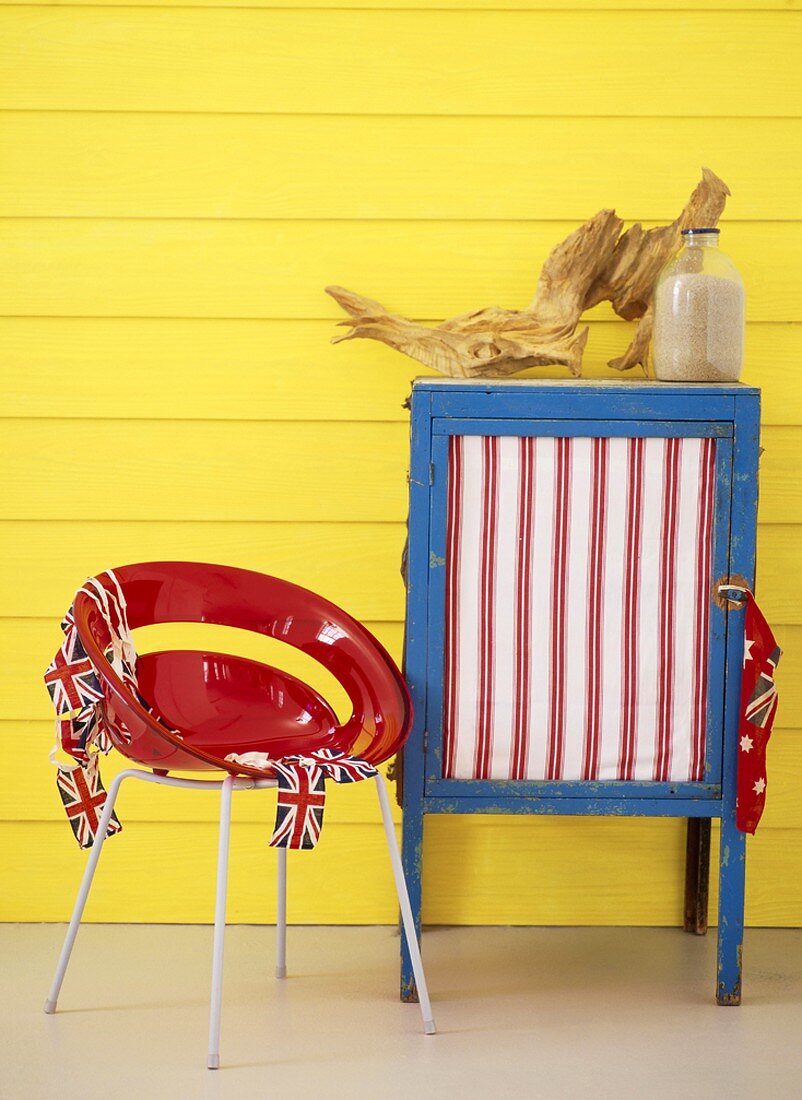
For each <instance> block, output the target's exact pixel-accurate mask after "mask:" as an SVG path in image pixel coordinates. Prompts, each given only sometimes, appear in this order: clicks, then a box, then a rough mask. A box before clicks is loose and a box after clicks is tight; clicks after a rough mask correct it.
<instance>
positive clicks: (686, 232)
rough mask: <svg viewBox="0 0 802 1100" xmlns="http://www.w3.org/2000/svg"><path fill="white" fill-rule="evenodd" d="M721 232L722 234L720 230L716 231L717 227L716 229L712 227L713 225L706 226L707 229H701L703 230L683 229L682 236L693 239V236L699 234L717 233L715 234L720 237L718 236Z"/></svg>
mask: <svg viewBox="0 0 802 1100" xmlns="http://www.w3.org/2000/svg"><path fill="white" fill-rule="evenodd" d="M720 232H721V230H720V229H716V227H715V226H712V225H711V226H705V227H703V228H701V229H697V228H694V229H683V230H682V235H683V237H693V236H695V234H697V233H715V234H716V236H718V234H719V233H720Z"/></svg>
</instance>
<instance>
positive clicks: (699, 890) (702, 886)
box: [683, 817, 710, 936]
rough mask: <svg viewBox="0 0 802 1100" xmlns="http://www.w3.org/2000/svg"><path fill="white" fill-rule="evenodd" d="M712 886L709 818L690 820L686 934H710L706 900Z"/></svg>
mask: <svg viewBox="0 0 802 1100" xmlns="http://www.w3.org/2000/svg"><path fill="white" fill-rule="evenodd" d="M709 886H710V818H709V817H689V818H688V836H687V842H686V845H685V917H684V923H683V927H684V929H685V931H686V932H691V933H692V934H693V935H696V936H704V935H705V933H706V932H707V899H708V893H709Z"/></svg>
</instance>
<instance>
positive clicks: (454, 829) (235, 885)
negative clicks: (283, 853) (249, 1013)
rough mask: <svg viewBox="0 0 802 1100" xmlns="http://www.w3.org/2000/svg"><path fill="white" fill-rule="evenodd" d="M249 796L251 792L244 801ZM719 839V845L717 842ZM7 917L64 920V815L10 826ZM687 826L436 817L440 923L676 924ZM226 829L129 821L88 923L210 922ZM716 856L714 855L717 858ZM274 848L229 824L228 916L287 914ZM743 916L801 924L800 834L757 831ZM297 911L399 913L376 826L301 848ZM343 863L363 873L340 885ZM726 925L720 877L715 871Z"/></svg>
mask: <svg viewBox="0 0 802 1100" xmlns="http://www.w3.org/2000/svg"><path fill="white" fill-rule="evenodd" d="M243 797H245V796H243ZM714 848H715V841H714ZM0 850H2V852H3V871H4V882H5V889H4V891H3V893H2V896H0V920H7V921H8V920H14V921H26V920H33V921H41V920H45V921H64V920H67V919H68V917H69V914H70V910H71V908H72V905H73V901H74V897H75V891H76V889H77V884H78V881H79V879H80V876H81V873H82V871H83V867H84V865H85V862H86V853H84V852H81V851H79V849H78V848H77V847H76V845H75V841H74V840H73V837H72V834H71V833H70V831H69V828H68V826H67V825H66V823H63V822H43V823H41V824H32V823H30V822H23V823H2V824H0ZM684 851H685V828H684V822H682V821H678V820H667V821H657V820H631V821H622V820H616V819H610V818H595V819H582V818H563V819H555V818H546V819H542V818H541V819H531V818H526V819H516V820H515V821H512V820H510V819H499V818H485V819H476V818H464V817H463V818H460V817H452V816H442V817H441V816H436V817H432V818H430V819H429V820H428V822H427V829H426V860H425V865H424V890H423V898H424V901H423V919H424V921H425V922H426V923H428V924H490V925H492V924H565V925H581V924H600V925H614V924H620V923H621V914H622V912H626V914H627V921H628V923H631V924H640V925H670V926H675V927H676V926H678V925H679V924H680V923H681V916H682V888H683V881H684V872H683V860H684ZM216 852H217V827H216V825H213V824H210V823H209V824H207V823H200V822H199V823H193V824H180V823H170V824H150V823H148V822H139V821H132V822H131V823H130V825H129V827H128V828H126V829H125V830H124V831H123V833H121V834H120V835H119V836H117V837H115V838H114V839H113V840H112V841H111V842H110V843H109V845H108V848H107V849H106V850H104V854H103V861H102V867H101V869H100V873H99V875H98V878H97V882H96V884H95V887H94V889H93V891H92V894H91V896H90V899H89V903H88V906H87V912H86V919H87V920H88V921H90V922H92V921H109V922H131V923H139V922H145V921H153V922H165V923H167V922H177V923H182V922H190V923H210V922H211V920H212V914H213V911H214V878H215V874H214V868H215V860H216ZM715 858H716V857H715V855H714V859H715ZM275 861H276V855H275V852H273V851H271V849H270V848H268V846H267V842H266V837H265V827H264V825H262V824H247V823H236V824H235V825H234V826H233V829H232V842H231V864H230V871H229V908H228V920H229V922H230V923H232V924H238V923H252V924H261V923H271V922H273V921H275V867H276V863H275ZM748 862H749V874H748V875H747V905H746V918H747V923H748V924H750V925H752V926H758V927H759V926H776V927H786V926H795V925H798V923H799V913H800V909H801V908H802V874H800V873H798V872H799V870H800V869H802V833H800V832H799V831H798V830H791V829H788V830H783V829H776V830H766V831H765V832H758V834H757V836H756V837H754V838H753V839H751V840H750V841H749V855H748ZM289 874H290V876H291V881H292V885H293V888H292V890H291V891H290V894H289V920H290V922H291V923H298V924H316V923H320V924H394V923H395V922H396V920H397V902H396V900H395V895H394V891H393V885H392V877H391V873H390V867H389V862H388V860H387V849H386V845H385V842H384V836H383V833H382V829H381V826H379V825H368V824H361V825H345V824H335V825H333V826H331V827H330V828H328V829H326V830H324V833H323V837H322V840H321V842H320V844H319V846H318V848H317V849H316V850H315V852H314V853H308V852H299V853H292V854H291V855H290V870H289ZM343 874H347V875H348V879H349V882H350V883H351V884H352V886H351V888H349V889H348V890H343V889H342V880H343ZM710 885H711V894H712V897H711V911H710V915H711V920H712V921H715V912H716V910H715V902H716V875H715V874H713V875H711V883H710Z"/></svg>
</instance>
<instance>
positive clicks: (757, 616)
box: [735, 591, 782, 833]
mask: <svg viewBox="0 0 802 1100" xmlns="http://www.w3.org/2000/svg"><path fill="white" fill-rule="evenodd" d="M744 598H745V600H746V614H745V618H744V663H743V677H742V679H741V722H740V730H739V740H738V797H737V804H736V810H735V820H736V824H737V826H738V828H739V829H740V830H741V832H743V833H754V831H755V829H756V828H757V827H758V824H759V822H760V818H761V817H762V815H763V809H764V807H765V805H766V784H767V778H766V746H767V744H768V741H769V738H770V737H771V727H772V724H773V722H774V715H775V714H776V712H777V685H776V684H775V682H774V673H775V671H776V668H777V665H778V664H779V663H780V657H781V656H782V651H781V650H780V647H779V646H778V645H777V642H776V640H775V638H774V635H773V634H772V632H771V627H770V626H769V624H768V623H767V622H766V620H765V618H764V617H763V613H762V612H761V610H760V608H759V607H758V606H757V604H756V602H755V598H754V596H753V595H752V593H751V592H748V591H747V592H745V593H744Z"/></svg>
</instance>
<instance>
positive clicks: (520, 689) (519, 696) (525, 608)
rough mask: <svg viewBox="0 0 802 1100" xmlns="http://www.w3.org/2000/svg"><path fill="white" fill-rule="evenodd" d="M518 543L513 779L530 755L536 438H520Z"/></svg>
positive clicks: (520, 773) (521, 776)
mask: <svg viewBox="0 0 802 1100" xmlns="http://www.w3.org/2000/svg"><path fill="white" fill-rule="evenodd" d="M519 453H520V461H519V476H518V543H517V549H516V560H515V594H516V600H515V711H514V715H513V731H512V737H513V740H512V754H511V760H510V779H525V778H526V770H527V763H528V758H529V715H530V700H529V692H530V676H529V662H530V653H529V636H530V625H531V620H532V550H533V545H532V538H533V532H532V515H533V512H534V506H535V505H534V497H535V438H534V437H533V436H523V437H522V438H521V440H520V449H519Z"/></svg>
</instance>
